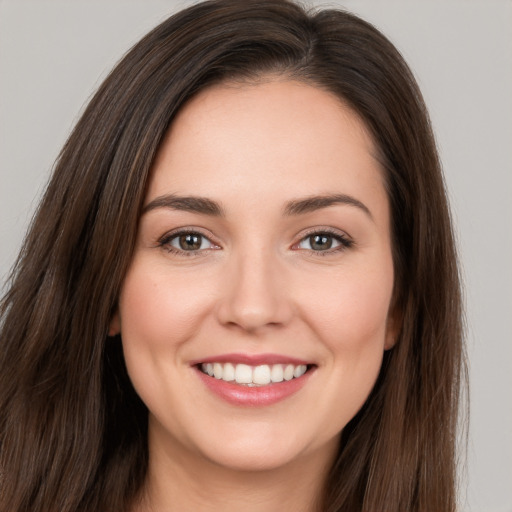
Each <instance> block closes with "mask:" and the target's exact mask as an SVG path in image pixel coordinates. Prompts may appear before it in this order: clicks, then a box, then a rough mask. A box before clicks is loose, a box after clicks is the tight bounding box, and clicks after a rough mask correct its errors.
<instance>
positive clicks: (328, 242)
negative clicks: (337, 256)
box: [309, 235, 332, 251]
mask: <svg viewBox="0 0 512 512" xmlns="http://www.w3.org/2000/svg"><path fill="white" fill-rule="evenodd" d="M309 241H310V244H311V248H312V249H313V250H315V251H325V250H327V249H330V248H331V247H332V236H329V235H313V236H311V237H310V238H309Z"/></svg>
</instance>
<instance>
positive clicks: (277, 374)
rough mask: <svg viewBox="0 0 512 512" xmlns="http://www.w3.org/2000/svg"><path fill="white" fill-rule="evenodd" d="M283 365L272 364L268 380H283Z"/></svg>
mask: <svg viewBox="0 0 512 512" xmlns="http://www.w3.org/2000/svg"><path fill="white" fill-rule="evenodd" d="M283 379H284V377H283V365H282V364H275V365H273V366H272V370H271V371H270V380H271V381H272V382H283Z"/></svg>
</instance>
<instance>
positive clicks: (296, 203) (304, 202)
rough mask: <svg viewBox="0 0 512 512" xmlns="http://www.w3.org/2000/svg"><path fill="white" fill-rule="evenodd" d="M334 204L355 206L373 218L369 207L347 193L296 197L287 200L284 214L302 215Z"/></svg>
mask: <svg viewBox="0 0 512 512" xmlns="http://www.w3.org/2000/svg"><path fill="white" fill-rule="evenodd" d="M336 204H344V205H348V206H355V207H356V208H359V209H360V210H362V211H363V212H364V213H365V214H366V215H368V217H370V219H372V220H373V216H372V213H371V212H370V209H369V208H368V207H367V206H366V205H365V204H364V203H362V202H361V201H359V199H356V198H355V197H352V196H349V195H347V194H328V195H319V196H309V197H305V198H304V199H296V200H293V201H289V202H288V203H287V204H286V206H285V208H284V213H285V215H302V214H304V213H310V212H314V211H316V210H320V209H322V208H328V207H329V206H334V205H336Z"/></svg>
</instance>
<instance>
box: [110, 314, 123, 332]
mask: <svg viewBox="0 0 512 512" xmlns="http://www.w3.org/2000/svg"><path fill="white" fill-rule="evenodd" d="M118 334H121V319H120V318H119V312H118V311H117V310H116V311H115V312H114V314H113V315H112V318H111V319H110V323H109V325H108V335H109V336H117V335H118Z"/></svg>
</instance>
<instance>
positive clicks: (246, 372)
mask: <svg viewBox="0 0 512 512" xmlns="http://www.w3.org/2000/svg"><path fill="white" fill-rule="evenodd" d="M235 380H236V382H237V383H238V384H251V383H252V368H251V367H250V366H249V365H247V364H237V365H236V368H235Z"/></svg>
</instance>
